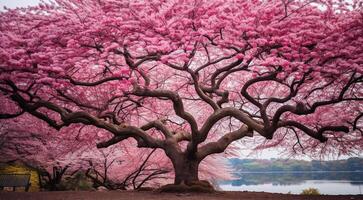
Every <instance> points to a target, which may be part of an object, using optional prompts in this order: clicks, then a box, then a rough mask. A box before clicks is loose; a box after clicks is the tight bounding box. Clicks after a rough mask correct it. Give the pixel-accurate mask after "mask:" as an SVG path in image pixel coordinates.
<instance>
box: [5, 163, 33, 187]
mask: <svg viewBox="0 0 363 200" xmlns="http://www.w3.org/2000/svg"><path fill="white" fill-rule="evenodd" d="M0 174H30V183H31V185H30V187H29V192H36V191H39V175H38V173H37V172H36V171H35V170H32V169H30V168H27V167H24V166H21V165H5V166H0ZM22 190H23V189H22ZM17 191H18V189H17Z"/></svg>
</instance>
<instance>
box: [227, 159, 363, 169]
mask: <svg viewBox="0 0 363 200" xmlns="http://www.w3.org/2000/svg"><path fill="white" fill-rule="evenodd" d="M230 164H231V165H232V168H233V169H234V170H235V171H239V172H240V171H256V172H262V171H363V158H358V157H353V158H349V159H346V160H334V161H319V160H312V161H305V160H291V159H271V160H266V159H238V158H233V159H230Z"/></svg>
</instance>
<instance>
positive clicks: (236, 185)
mask: <svg viewBox="0 0 363 200" xmlns="http://www.w3.org/2000/svg"><path fill="white" fill-rule="evenodd" d="M236 177H237V178H236V179H235V180H233V181H221V182H219V186H220V188H221V189H222V190H225V191H256V192H262V191H263V192H272V193H292V194H300V193H301V192H302V190H304V189H307V188H316V189H318V190H319V192H320V193H321V194H335V195H336V194H363V171H356V172H347V171H335V172H331V171H329V172H324V171H321V172H244V173H236Z"/></svg>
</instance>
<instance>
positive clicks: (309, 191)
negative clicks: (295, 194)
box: [300, 188, 320, 195]
mask: <svg viewBox="0 0 363 200" xmlns="http://www.w3.org/2000/svg"><path fill="white" fill-rule="evenodd" d="M300 194H302V195H320V192H319V190H318V189H316V188H308V189H305V190H303V191H302V192H301V193H300Z"/></svg>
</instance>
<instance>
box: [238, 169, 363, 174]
mask: <svg viewBox="0 0 363 200" xmlns="http://www.w3.org/2000/svg"><path fill="white" fill-rule="evenodd" d="M330 172H336V173H363V170H355V171H236V172H233V173H241V174H244V173H246V174H247V173H249V174H272V173H276V174H278V173H330Z"/></svg>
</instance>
